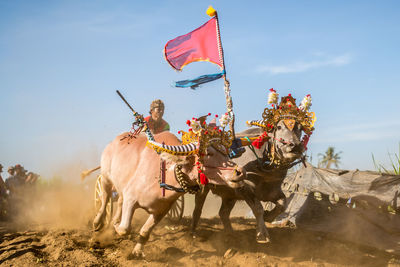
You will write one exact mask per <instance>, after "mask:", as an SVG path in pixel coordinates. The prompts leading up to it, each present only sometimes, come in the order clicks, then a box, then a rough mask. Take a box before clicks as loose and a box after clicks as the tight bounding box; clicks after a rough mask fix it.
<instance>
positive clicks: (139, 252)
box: [131, 244, 145, 259]
mask: <svg viewBox="0 0 400 267" xmlns="http://www.w3.org/2000/svg"><path fill="white" fill-rule="evenodd" d="M142 247H143V246H142V245H140V244H136V246H135V248H134V249H133V251H132V254H131V258H132V259H143V258H144V257H145V255H144V252H143V248H142Z"/></svg>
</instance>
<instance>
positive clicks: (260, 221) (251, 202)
mask: <svg viewBox="0 0 400 267" xmlns="http://www.w3.org/2000/svg"><path fill="white" fill-rule="evenodd" d="M244 200H245V201H246V203H247V205H248V206H249V207H250V209H251V211H252V212H253V215H254V217H255V218H256V223H257V227H256V241H257V243H269V242H270V240H269V234H268V230H267V227H266V226H265V223H264V208H263V206H262V204H261V202H260V201H259V200H258V199H257V198H255V197H254V196H250V195H245V196H244Z"/></svg>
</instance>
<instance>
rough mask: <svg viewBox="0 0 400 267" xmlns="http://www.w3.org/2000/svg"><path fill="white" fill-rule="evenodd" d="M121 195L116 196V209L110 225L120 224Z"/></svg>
mask: <svg viewBox="0 0 400 267" xmlns="http://www.w3.org/2000/svg"><path fill="white" fill-rule="evenodd" d="M122 201H123V198H122V195H121V196H118V202H117V209H116V211H115V214H114V217H113V219H112V225H114V227H115V225H117V224H119V223H120V222H121V215H122Z"/></svg>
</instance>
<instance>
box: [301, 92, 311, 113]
mask: <svg viewBox="0 0 400 267" xmlns="http://www.w3.org/2000/svg"><path fill="white" fill-rule="evenodd" d="M311 105H312V104H311V95H310V94H308V95H306V96H305V97H304V98H303V100H302V101H301V104H300V106H299V109H301V110H305V111H307V110H309V109H310V107H311Z"/></svg>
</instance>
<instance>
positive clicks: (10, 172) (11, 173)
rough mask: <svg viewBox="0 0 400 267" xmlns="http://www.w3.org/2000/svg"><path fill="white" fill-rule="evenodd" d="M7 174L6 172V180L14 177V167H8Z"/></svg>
mask: <svg viewBox="0 0 400 267" xmlns="http://www.w3.org/2000/svg"><path fill="white" fill-rule="evenodd" d="M7 172H8V178H10V177H12V176H14V174H15V167H14V166H10V167H8V169H7Z"/></svg>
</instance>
